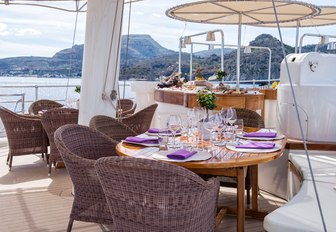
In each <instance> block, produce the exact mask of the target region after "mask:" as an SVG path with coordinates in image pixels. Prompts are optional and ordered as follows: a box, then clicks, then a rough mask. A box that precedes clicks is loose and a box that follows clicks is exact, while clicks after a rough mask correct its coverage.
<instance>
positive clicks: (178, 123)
mask: <svg viewBox="0 0 336 232" xmlns="http://www.w3.org/2000/svg"><path fill="white" fill-rule="evenodd" d="M167 126H168V129H169V130H170V131H171V132H172V134H173V146H172V147H173V148H177V147H178V146H177V144H176V141H175V137H176V132H177V131H178V130H181V128H182V120H181V117H180V116H179V115H176V114H173V115H170V116H169V118H168V122H167Z"/></svg>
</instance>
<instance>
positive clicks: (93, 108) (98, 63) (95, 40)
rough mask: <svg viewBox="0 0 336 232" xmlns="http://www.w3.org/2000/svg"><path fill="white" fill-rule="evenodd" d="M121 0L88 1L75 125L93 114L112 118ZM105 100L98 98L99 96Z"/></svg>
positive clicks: (118, 53) (117, 73) (117, 66)
mask: <svg viewBox="0 0 336 232" xmlns="http://www.w3.org/2000/svg"><path fill="white" fill-rule="evenodd" d="M122 13H123V0H88V3H87V16H86V17H87V18H86V35H85V45H84V60H83V74H82V75H83V77H82V78H83V79H82V88H81V96H80V109H79V124H82V125H88V124H89V121H90V119H91V118H92V117H93V116H94V115H97V114H103V115H108V116H112V117H115V112H116V110H115V106H116V100H114V101H112V100H111V98H110V93H111V91H112V90H113V89H115V90H117V89H118V80H119V56H120V52H119V51H120V46H121V28H122ZM104 94H105V95H106V97H102V96H103V95H104Z"/></svg>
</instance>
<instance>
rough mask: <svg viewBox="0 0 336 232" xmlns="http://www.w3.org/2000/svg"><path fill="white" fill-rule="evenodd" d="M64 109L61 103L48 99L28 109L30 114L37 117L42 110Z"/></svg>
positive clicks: (38, 101) (36, 102)
mask: <svg viewBox="0 0 336 232" xmlns="http://www.w3.org/2000/svg"><path fill="white" fill-rule="evenodd" d="M60 107H63V105H62V104H61V103H58V102H56V101H52V100H48V99H41V100H37V101H35V102H33V103H32V104H31V105H30V106H29V109H28V112H29V114H32V115H36V114H38V113H39V112H40V111H41V110H50V109H53V108H60Z"/></svg>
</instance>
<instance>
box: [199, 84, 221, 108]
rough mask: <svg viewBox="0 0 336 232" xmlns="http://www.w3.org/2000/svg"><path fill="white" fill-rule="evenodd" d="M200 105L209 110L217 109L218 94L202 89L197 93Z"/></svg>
mask: <svg viewBox="0 0 336 232" xmlns="http://www.w3.org/2000/svg"><path fill="white" fill-rule="evenodd" d="M196 96H197V101H198V104H199V105H200V106H201V107H205V108H206V109H207V111H208V110H213V109H215V107H216V105H215V100H216V94H215V93H214V92H211V91H210V90H208V89H202V90H200V91H198V92H197V93H196Z"/></svg>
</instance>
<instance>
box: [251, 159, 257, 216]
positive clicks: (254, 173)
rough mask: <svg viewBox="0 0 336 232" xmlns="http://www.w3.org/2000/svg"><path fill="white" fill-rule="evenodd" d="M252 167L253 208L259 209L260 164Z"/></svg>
mask: <svg viewBox="0 0 336 232" xmlns="http://www.w3.org/2000/svg"><path fill="white" fill-rule="evenodd" d="M250 168H251V176H252V180H251V182H252V210H254V211H258V165H253V166H251V167H250Z"/></svg>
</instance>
